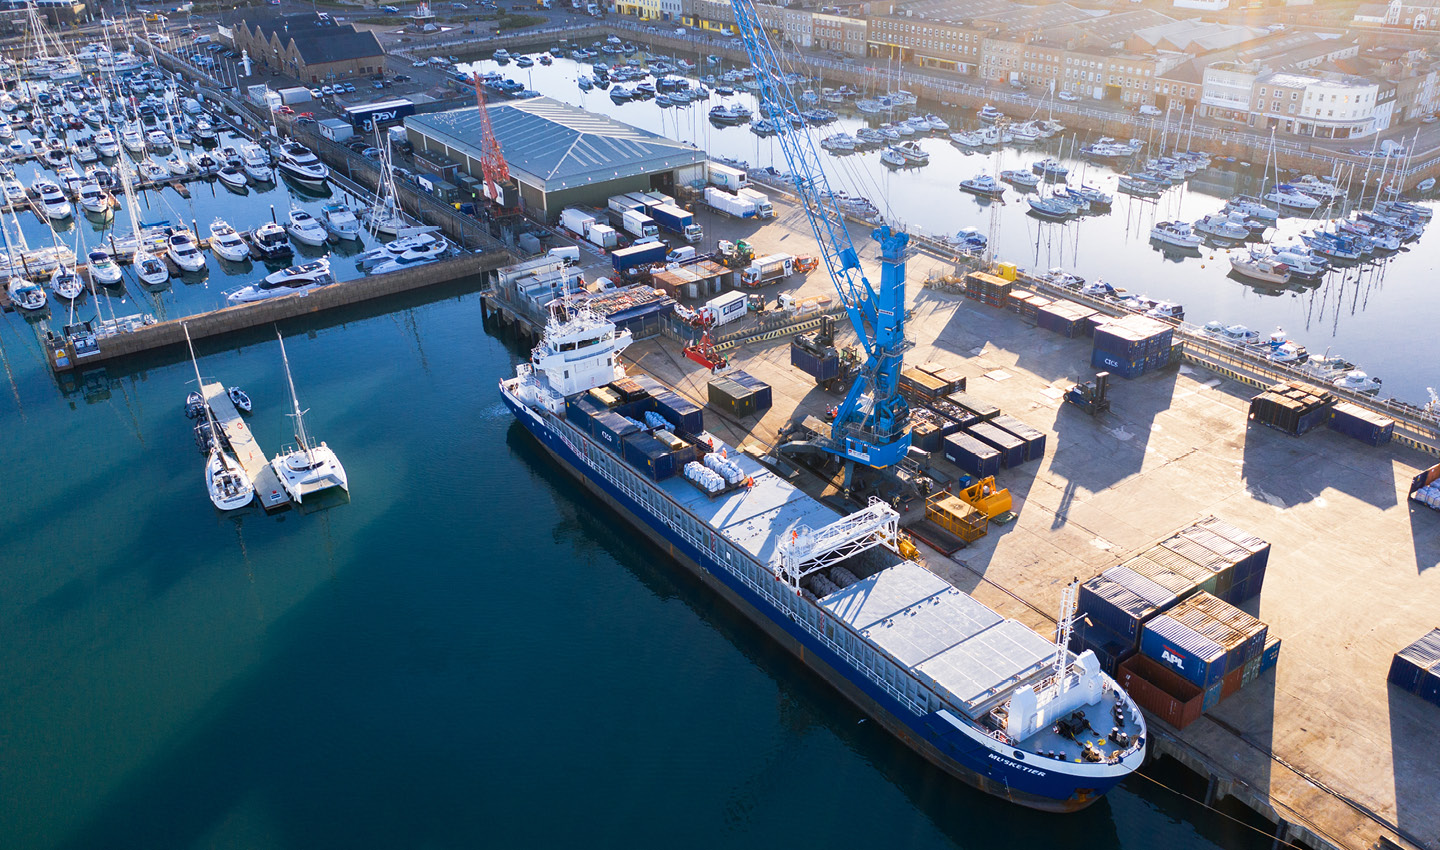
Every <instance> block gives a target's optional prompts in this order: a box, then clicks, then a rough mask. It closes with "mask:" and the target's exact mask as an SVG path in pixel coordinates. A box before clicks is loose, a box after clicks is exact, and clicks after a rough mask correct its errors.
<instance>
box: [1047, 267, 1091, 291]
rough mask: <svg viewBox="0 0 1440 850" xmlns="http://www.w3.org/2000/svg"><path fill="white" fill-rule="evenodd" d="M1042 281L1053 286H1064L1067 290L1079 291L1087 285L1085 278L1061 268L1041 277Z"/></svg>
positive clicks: (1056, 268)
mask: <svg viewBox="0 0 1440 850" xmlns="http://www.w3.org/2000/svg"><path fill="white" fill-rule="evenodd" d="M1040 279H1041V280H1044V281H1045V282H1047V283H1049V284H1051V285H1052V286H1063V287H1065V288H1066V289H1079V288H1080V287H1082V286H1084V285H1085V278H1083V277H1081V276H1080V275H1078V274H1074V273H1072V272H1068V271H1066V270H1064V269H1062V268H1060V267H1059V266H1056V267H1055V268H1053V269H1051V270H1050V271H1048V272H1046V273H1045V274H1043V275H1041V276H1040Z"/></svg>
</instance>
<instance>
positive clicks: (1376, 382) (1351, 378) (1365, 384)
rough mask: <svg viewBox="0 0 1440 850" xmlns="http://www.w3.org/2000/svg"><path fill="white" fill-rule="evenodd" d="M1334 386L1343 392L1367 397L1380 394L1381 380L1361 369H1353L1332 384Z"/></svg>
mask: <svg viewBox="0 0 1440 850" xmlns="http://www.w3.org/2000/svg"><path fill="white" fill-rule="evenodd" d="M1330 383H1331V384H1332V385H1333V386H1336V387H1339V388H1340V389H1342V390H1350V391H1352V392H1357V393H1365V394H1366V395H1374V394H1375V393H1378V392H1380V383H1381V382H1380V379H1379V378H1374V377H1371V376H1370V375H1367V374H1365V373H1364V372H1362V371H1360V370H1359V369H1351V370H1350V371H1348V372H1345V373H1344V374H1342V375H1340V376H1339V377H1338V378H1336V379H1335V380H1333V381H1331V382H1330Z"/></svg>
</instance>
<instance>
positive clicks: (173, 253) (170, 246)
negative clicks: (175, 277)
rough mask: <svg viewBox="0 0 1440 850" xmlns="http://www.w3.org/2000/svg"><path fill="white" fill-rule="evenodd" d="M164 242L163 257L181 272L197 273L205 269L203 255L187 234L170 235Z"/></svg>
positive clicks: (193, 239) (191, 237)
mask: <svg viewBox="0 0 1440 850" xmlns="http://www.w3.org/2000/svg"><path fill="white" fill-rule="evenodd" d="M166 241H167V245H166V249H165V256H167V257H169V258H170V261H171V262H172V263H174V264H175V265H176V266H178V267H179V268H180V270H181V271H186V272H198V271H200V270H202V269H204V268H205V255H204V254H203V253H201V252H200V246H199V245H196V244H195V238H194V237H193V236H191V235H190V234H189V233H172V234H170V238H169V239H168V240H166Z"/></svg>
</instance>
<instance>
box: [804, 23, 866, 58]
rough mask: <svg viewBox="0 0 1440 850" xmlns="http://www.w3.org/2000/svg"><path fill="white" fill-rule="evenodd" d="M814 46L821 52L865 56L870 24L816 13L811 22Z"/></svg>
mask: <svg viewBox="0 0 1440 850" xmlns="http://www.w3.org/2000/svg"><path fill="white" fill-rule="evenodd" d="M810 28H811V34H812V39H813V43H814V46H815V47H816V48H819V49H820V50H829V51H832V52H835V53H844V54H846V55H848V56H864V55H865V44H866V39H867V37H868V36H869V23H868V22H867V21H866V20H865V19H864V18H852V17H850V16H848V15H832V14H821V13H819V12H816V13H815V15H814V16H813V17H812V18H811V20H810Z"/></svg>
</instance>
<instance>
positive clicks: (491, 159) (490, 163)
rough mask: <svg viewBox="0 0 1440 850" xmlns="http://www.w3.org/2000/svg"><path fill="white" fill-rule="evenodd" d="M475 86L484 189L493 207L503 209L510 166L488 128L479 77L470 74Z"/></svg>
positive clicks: (509, 182)
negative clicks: (478, 109)
mask: <svg viewBox="0 0 1440 850" xmlns="http://www.w3.org/2000/svg"><path fill="white" fill-rule="evenodd" d="M471 79H472V82H473V83H474V84H475V103H476V104H477V105H478V106H479V108H480V170H481V172H482V173H483V175H484V177H485V189H486V192H487V193H488V194H489V195H490V200H491V201H493V202H494V203H495V206H497V207H500V208H502V209H503V208H505V207H506V204H505V192H506V189H507V187H509V186H511V185H513V184H512V183H511V181H510V166H509V165H507V164H506V163H505V154H504V153H503V152H502V151H501V150H500V140H499V139H496V138H495V130H494V129H492V128H491V126H490V110H489V109H488V108H487V107H486V104H485V90H484V89H483V88H482V87H481V85H480V75H479V74H472V75H471Z"/></svg>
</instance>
